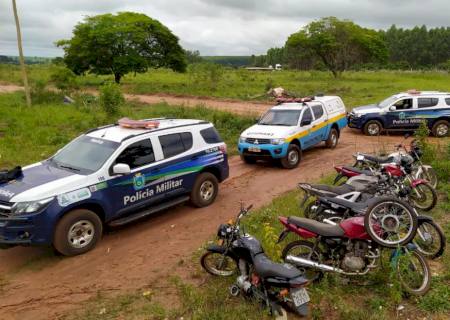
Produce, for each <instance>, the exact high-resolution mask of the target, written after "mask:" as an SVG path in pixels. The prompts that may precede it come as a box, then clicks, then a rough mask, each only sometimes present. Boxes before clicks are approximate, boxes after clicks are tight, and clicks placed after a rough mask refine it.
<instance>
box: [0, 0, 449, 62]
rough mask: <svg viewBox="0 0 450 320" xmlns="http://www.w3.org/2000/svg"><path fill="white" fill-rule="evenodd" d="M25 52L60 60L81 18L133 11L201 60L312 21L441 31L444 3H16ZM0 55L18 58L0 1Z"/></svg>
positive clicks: (260, 46)
mask: <svg viewBox="0 0 450 320" xmlns="http://www.w3.org/2000/svg"><path fill="white" fill-rule="evenodd" d="M17 5H18V10H19V16H20V20H21V25H22V36H23V42H24V51H25V54H26V55H30V56H32V55H39V56H55V55H61V54H62V52H61V50H60V49H58V48H55V46H54V42H55V41H57V40H59V39H63V38H69V37H70V36H71V32H72V29H73V27H74V26H75V24H76V23H78V22H79V21H81V20H82V19H83V17H84V16H86V15H95V14H101V13H107V12H113V13H114V12H118V11H136V12H142V13H145V14H147V15H148V16H150V17H152V18H155V19H157V20H159V21H161V22H162V23H163V24H165V25H166V26H168V27H169V28H170V29H171V30H172V31H173V32H174V33H175V34H176V35H177V36H178V37H179V38H180V41H181V44H182V45H183V47H185V48H187V49H191V50H200V52H201V53H202V54H203V55H250V54H261V53H264V52H266V50H267V49H268V48H270V47H274V46H281V45H283V44H284V42H285V40H286V39H287V37H288V36H289V35H290V34H291V33H293V32H295V31H297V30H298V29H300V28H301V27H302V26H304V25H305V24H306V23H308V22H310V21H311V20H314V19H318V18H320V17H325V16H337V17H338V18H341V19H351V20H354V21H355V22H356V23H359V24H361V25H363V26H366V27H372V28H387V27H389V26H390V25H392V24H396V25H397V26H403V27H412V26H415V25H423V24H425V25H427V26H429V27H434V26H448V25H449V19H448V17H449V14H448V12H450V2H449V1H448V0H423V1H419V0H315V1H299V0H190V1H186V0H184V1H182V0H152V1H148V0H134V1H133V0H129V1H123V0H122V1H120V0H108V1H106V0H95V1H93V0H76V1H61V0H60V1H56V0H18V1H17ZM0 54H8V55H15V54H17V45H16V31H15V26H14V18H13V14H12V8H11V2H10V1H5V0H3V1H0Z"/></svg>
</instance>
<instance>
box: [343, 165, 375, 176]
mask: <svg viewBox="0 0 450 320" xmlns="http://www.w3.org/2000/svg"><path fill="white" fill-rule="evenodd" d="M343 169H345V170H348V171H353V172H357V173H359V174H365V175H366V176H373V173H372V171H370V170H367V169H359V168H356V167H350V166H344V167H343Z"/></svg>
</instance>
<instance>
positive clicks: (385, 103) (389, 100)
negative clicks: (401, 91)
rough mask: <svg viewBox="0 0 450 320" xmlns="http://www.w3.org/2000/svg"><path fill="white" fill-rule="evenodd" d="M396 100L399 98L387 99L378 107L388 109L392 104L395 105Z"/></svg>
mask: <svg viewBox="0 0 450 320" xmlns="http://www.w3.org/2000/svg"><path fill="white" fill-rule="evenodd" d="M395 100H397V97H396V96H392V97H389V98H386V99H384V100H383V101H381V102H380V103H379V104H378V106H379V107H380V108H385V107H388V106H390V105H391V104H392V103H394V102H395Z"/></svg>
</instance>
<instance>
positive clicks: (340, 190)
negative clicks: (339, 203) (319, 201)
mask: <svg viewBox="0 0 450 320" xmlns="http://www.w3.org/2000/svg"><path fill="white" fill-rule="evenodd" d="M311 187H312V188H314V189H316V190H319V191H325V192H329V193H334V194H339V195H340V194H346V193H349V192H352V191H355V188H354V187H352V186H351V185H348V184H343V185H340V186H329V185H326V184H312V185H311Z"/></svg>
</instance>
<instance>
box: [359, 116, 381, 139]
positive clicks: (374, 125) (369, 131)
mask: <svg viewBox="0 0 450 320" xmlns="http://www.w3.org/2000/svg"><path fill="white" fill-rule="evenodd" d="M381 131H383V125H382V124H381V122H380V121H378V120H369V121H367V122H366V123H365V124H364V128H363V132H364V134H365V135H366V136H379V135H380V134H381Z"/></svg>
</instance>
